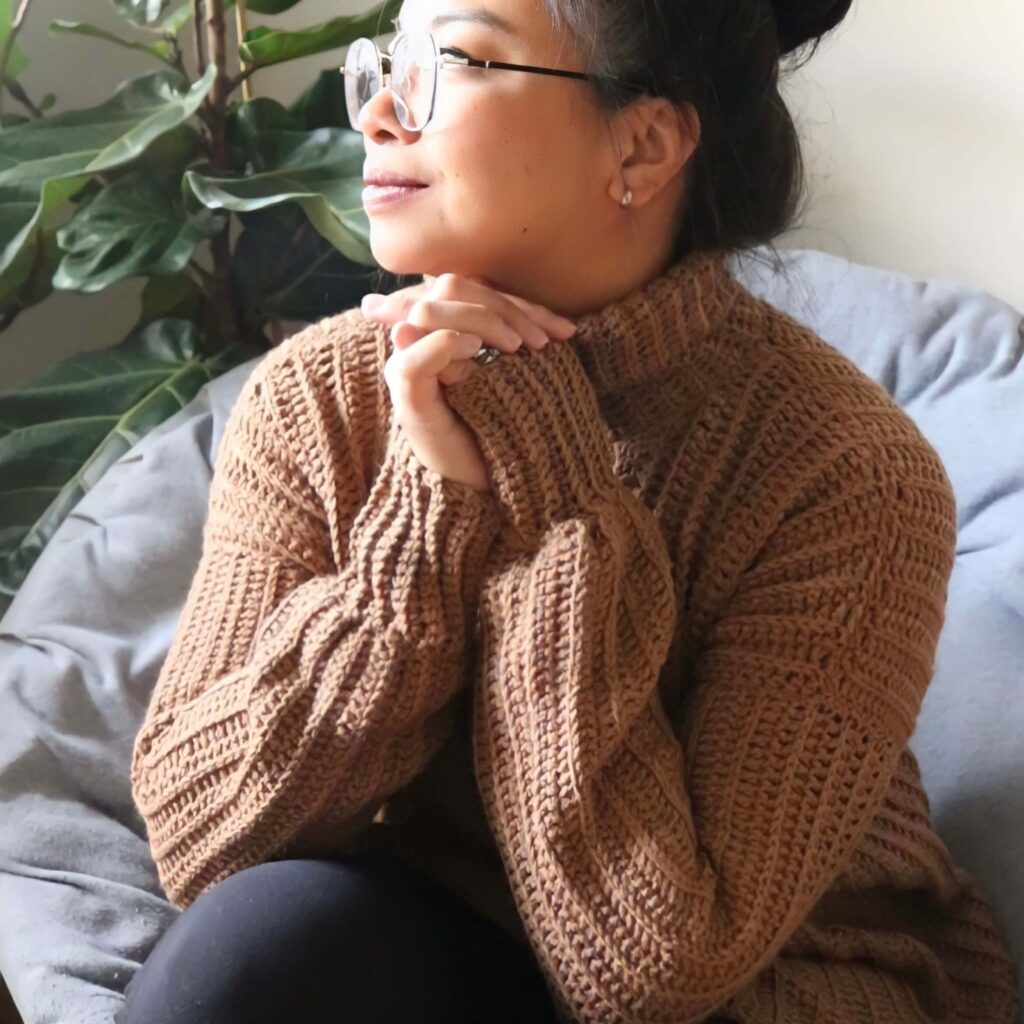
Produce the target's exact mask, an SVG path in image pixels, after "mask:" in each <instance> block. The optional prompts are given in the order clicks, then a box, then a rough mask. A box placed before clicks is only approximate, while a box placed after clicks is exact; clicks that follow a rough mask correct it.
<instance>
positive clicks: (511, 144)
mask: <svg viewBox="0 0 1024 1024" xmlns="http://www.w3.org/2000/svg"><path fill="white" fill-rule="evenodd" d="M461 118H462V119H461V120H460V122H459V124H458V125H454V124H453V125H452V126H451V128H450V130H449V132H446V135H447V136H448V137H447V139H446V140H445V146H444V148H445V150H446V151H447V152H449V153H451V159H450V161H449V160H446V165H447V166H446V168H445V170H446V174H447V175H448V177H449V180H453V179H454V180H455V181H456V184H457V187H458V189H459V191H460V193H462V192H465V193H467V196H466V199H467V201H471V202H473V203H474V205H476V204H479V203H495V202H496V201H499V202H500V205H499V206H492V207H491V213H492V214H497V215H499V216H500V215H501V211H502V210H505V211H507V212H508V213H509V214H510V215H512V214H513V211H517V210H522V209H523V208H524V207H533V206H535V205H536V198H537V196H538V195H539V194H540V195H543V194H548V195H551V194H553V193H554V192H556V191H557V192H562V191H564V190H565V188H566V187H567V185H568V181H569V180H571V176H570V177H569V178H567V176H566V173H565V170H566V168H567V167H568V166H572V165H574V164H575V163H576V162H577V160H578V158H577V157H576V156H575V155H574V154H572V153H570V152H567V151H566V144H567V142H568V141H569V138H568V135H567V133H566V131H565V127H564V125H565V122H564V120H563V119H562V118H561V117H559V116H557V114H556V113H555V112H553V111H551V110H550V109H547V110H545V108H544V104H539V105H538V104H537V103H536V102H534V101H530V102H527V101H526V99H525V98H521V97H517V98H514V99H512V98H508V97H504V98H501V99H500V100H494V101H491V102H488V101H479V102H477V103H474V104H472V105H468V106H467V108H466V109H465V110H464V111H462V112H461Z"/></svg>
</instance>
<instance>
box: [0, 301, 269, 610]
mask: <svg viewBox="0 0 1024 1024" xmlns="http://www.w3.org/2000/svg"><path fill="white" fill-rule="evenodd" d="M259 351H260V350H258V349H256V348H254V347H253V346H250V345H245V346H242V345H239V346H233V347H232V348H230V349H225V350H224V351H222V352H218V353H216V354H214V355H210V356H204V355H202V354H201V351H200V346H199V344H198V339H197V335H196V327H195V325H194V324H192V323H190V322H189V321H187V320H180V319H165V320H156V321H154V322H152V323H150V324H147V325H146V326H145V327H143V328H141V329H140V330H137V331H133V332H132V333H131V334H130V335H129V336H128V337H127V338H126V339H125V340H124V341H122V342H121V343H120V344H118V345H115V346H114V347H113V348H110V349H105V350H101V351H99V352H88V353H84V354H82V355H77V356H74V357H72V358H71V359H67V360H64V361H63V362H61V363H58V364H56V365H55V366H53V367H51V368H49V369H48V370H46V371H45V372H44V373H43V374H42V375H41V376H39V377H37V378H36V379H35V380H34V381H32V382H31V383H30V384H28V385H27V386H23V387H22V388H21V389H19V390H18V391H7V392H0V594H7V595H9V596H10V595H13V594H14V593H15V592H16V591H17V589H18V587H19V586H20V585H21V583H22V581H23V580H24V578H25V576H26V574H27V573H28V571H29V569H30V568H31V567H32V565H33V564H34V562H35V560H36V559H37V558H38V557H39V553H40V552H41V551H42V549H43V548H44V547H45V546H46V544H47V543H48V542H49V540H50V538H51V537H52V536H53V534H54V532H55V531H56V529H57V527H58V526H60V524H61V523H62V522H63V521H64V519H65V518H66V517H67V515H68V513H69V512H70V511H71V509H73V508H74V507H75V505H77V504H78V502H79V501H80V500H81V498H82V497H83V496H84V495H85V494H86V493H87V492H88V491H89V490H90V489H91V488H92V487H93V486H95V484H96V482H97V481H98V480H99V479H100V478H101V477H102V476H103V474H104V473H105V472H106V471H107V469H108V468H109V467H110V466H111V465H112V464H113V463H114V462H116V461H117V460H118V459H119V458H120V457H121V456H122V455H124V454H125V452H127V451H129V450H130V449H131V448H132V447H133V446H134V445H135V444H136V443H137V442H138V441H139V440H140V439H141V438H142V437H144V436H145V435H146V434H148V433H149V431H150V430H152V429H153V428H154V427H156V426H157V425H159V424H160V423H163V422H164V420H166V419H167V418H168V417H169V416H171V415H173V414H174V413H176V412H177V411H178V410H179V409H181V408H182V407H184V406H185V405H186V404H187V403H188V402H189V401H191V400H192V398H193V397H194V396H195V394H196V393H197V392H198V391H199V389H200V388H201V387H202V386H203V385H204V384H206V383H207V381H210V380H212V379H214V378H215V377H218V376H220V375H221V374H222V373H225V372H227V371H228V370H229V369H231V368H232V367H233V366H237V365H238V364H239V363H242V362H245V361H246V360H247V359H252V358H253V357H254V356H256V355H258V354H259Z"/></svg>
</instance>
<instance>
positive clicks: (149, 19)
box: [111, 0, 171, 25]
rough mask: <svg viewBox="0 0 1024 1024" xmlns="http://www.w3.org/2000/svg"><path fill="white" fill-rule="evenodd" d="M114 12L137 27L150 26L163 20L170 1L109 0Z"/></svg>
mask: <svg viewBox="0 0 1024 1024" xmlns="http://www.w3.org/2000/svg"><path fill="white" fill-rule="evenodd" d="M111 3H113V5H114V10H116V11H117V13H118V14H120V15H121V17H122V18H127V19H128V20H129V21H133V22H135V23H136V24H138V25H152V24H153V23H154V22H158V21H160V20H161V18H163V16H164V14H165V13H166V12H167V8H168V7H170V6H171V0H111Z"/></svg>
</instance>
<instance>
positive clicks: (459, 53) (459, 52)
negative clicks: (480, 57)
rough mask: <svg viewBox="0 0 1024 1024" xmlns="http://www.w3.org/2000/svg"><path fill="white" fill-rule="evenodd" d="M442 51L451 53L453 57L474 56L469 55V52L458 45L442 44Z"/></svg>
mask: <svg viewBox="0 0 1024 1024" xmlns="http://www.w3.org/2000/svg"><path fill="white" fill-rule="evenodd" d="M441 52H442V53H450V54H451V55H452V56H453V57H466V58H467V59H469V60H472V59H473V58H472V57H470V56H469V54H468V53H465V52H464V51H462V50H460V49H459V48H458V47H457V46H442V47H441Z"/></svg>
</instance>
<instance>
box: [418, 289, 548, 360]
mask: <svg viewBox="0 0 1024 1024" xmlns="http://www.w3.org/2000/svg"><path fill="white" fill-rule="evenodd" d="M407 322H408V323H411V324H413V325H414V326H415V327H420V328H422V329H424V330H426V331H439V330H442V329H445V328H447V329H449V330H452V331H463V332H469V333H470V334H475V335H477V336H478V337H481V338H483V339H484V342H485V344H488V345H492V346H493V347H494V348H496V349H500V350H501V351H502V352H515V351H516V349H518V348H519V346H520V345H522V344H523V338H522V336H521V335H520V334H518V333H517V332H516V331H515V330H514V329H513V328H512V327H510V326H509V324H508V322H507V321H506V320H505V319H504V317H502V316H501V314H500V313H498V312H496V311H495V310H494V309H493V308H491V307H489V306H486V305H479V304H475V303H469V302H449V301H447V300H444V299H421V300H420V301H419V302H415V303H413V305H412V308H411V309H410V310H409V313H408V315H407ZM545 341H546V339H545Z"/></svg>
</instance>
